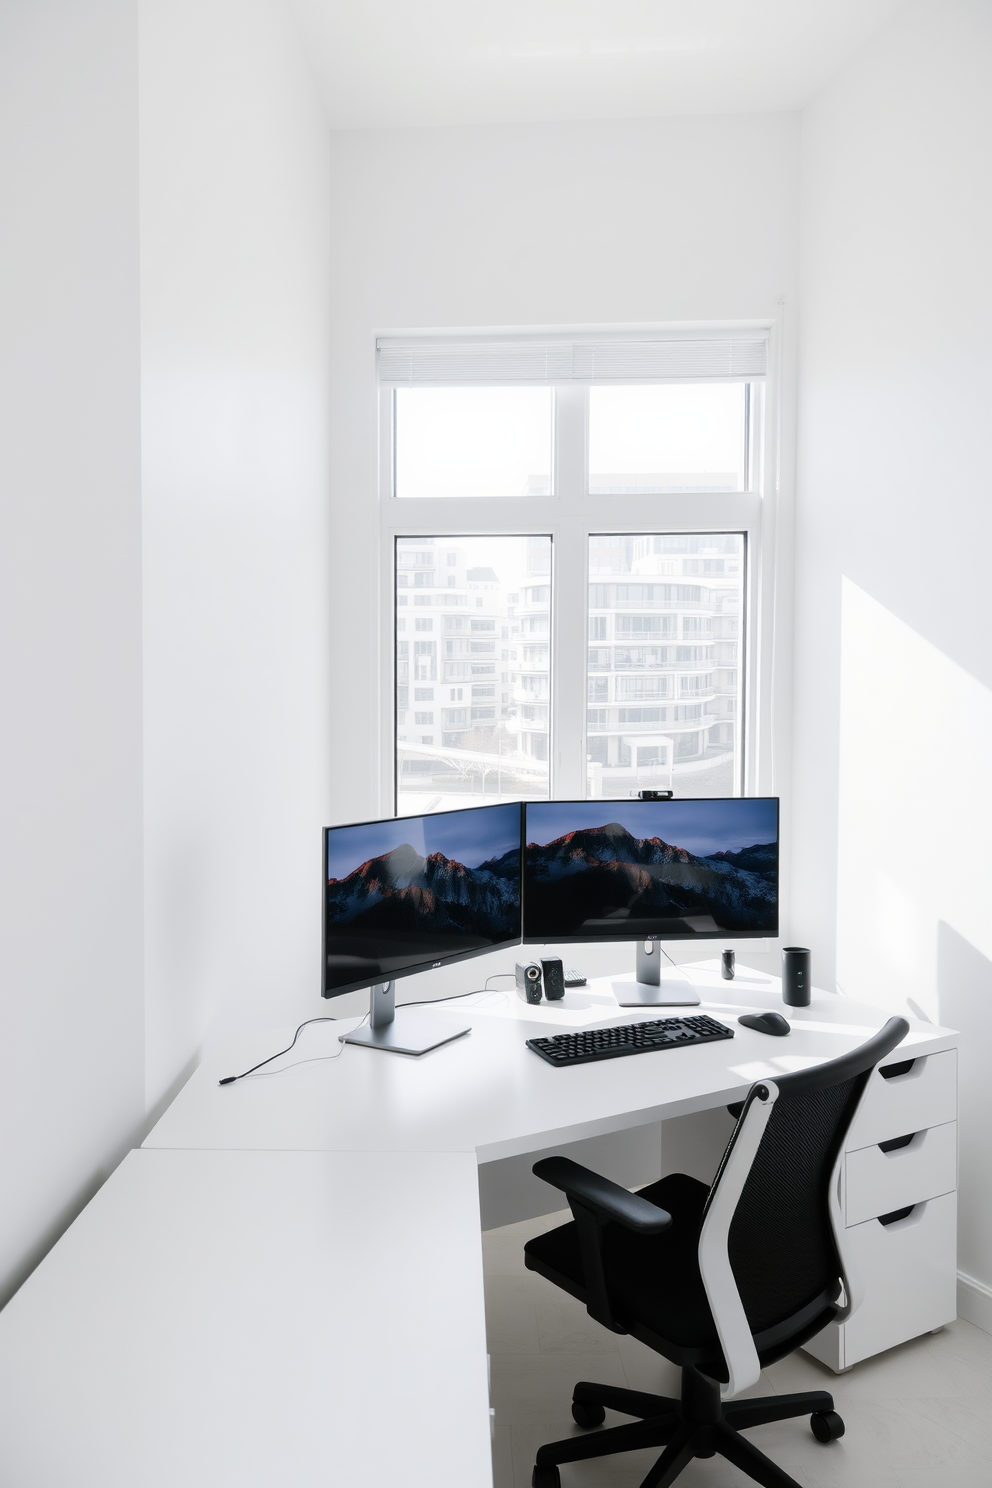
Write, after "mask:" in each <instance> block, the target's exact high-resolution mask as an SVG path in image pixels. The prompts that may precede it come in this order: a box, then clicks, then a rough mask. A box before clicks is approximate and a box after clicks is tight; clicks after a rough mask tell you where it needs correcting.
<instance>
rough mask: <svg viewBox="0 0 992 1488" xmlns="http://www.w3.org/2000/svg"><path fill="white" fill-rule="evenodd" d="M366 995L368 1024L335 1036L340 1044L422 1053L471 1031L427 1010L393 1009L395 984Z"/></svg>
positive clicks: (388, 1050)
mask: <svg viewBox="0 0 992 1488" xmlns="http://www.w3.org/2000/svg"><path fill="white" fill-rule="evenodd" d="M369 996H370V1008H369V1021H368V1023H364V1024H362V1025H360V1026H359V1027H358V1028H353V1029H352V1031H351V1033H341V1034H339V1035H338V1037H339V1039H340V1040H341V1042H342V1043H343V1044H364V1045H365V1047H366V1048H367V1049H385V1050H386V1051H387V1052H388V1053H390V1054H426V1053H427V1051H428V1049H437V1048H439V1047H440V1045H441V1044H450V1043H451V1041H452V1039H457V1038H461V1037H462V1036H463V1035H464V1034H466V1033H471V1031H472V1030H471V1028H469V1027H468V1026H467V1025H465V1024H460V1023H456V1022H455V1021H454V1019H453V1018H446V1017H445V1016H444V1014H443V1013H436V1012H435V1011H434V1009H433V1008H430V1007H417V1008H409V1009H407V1008H403V1007H400V1008H397V1006H396V983H395V982H379V983H377V984H376V985H375V986H374V987H372V988H371V989H370V992H369Z"/></svg>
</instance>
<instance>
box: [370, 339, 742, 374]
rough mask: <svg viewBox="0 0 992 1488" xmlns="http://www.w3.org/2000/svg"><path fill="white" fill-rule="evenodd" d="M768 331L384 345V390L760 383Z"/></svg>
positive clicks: (392, 341) (390, 341) (387, 341)
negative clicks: (733, 333)
mask: <svg viewBox="0 0 992 1488" xmlns="http://www.w3.org/2000/svg"><path fill="white" fill-rule="evenodd" d="M767 347H768V341H767V337H766V335H765V334H764V333H762V332H760V331H749V332H747V333H746V334H740V335H723V336H707V337H702V336H699V337H683V338H681V339H676V338H674V337H665V338H661V337H659V338H658V339H656V340H649V339H646V338H645V339H638V340H622V339H620V338H619V337H618V338H617V339H615V340H614V339H607V338H603V339H595V340H593V339H586V340H583V339H575V340H539V339H537V338H535V339H533V340H519V341H496V340H493V341H482V340H478V341H461V340H456V339H454V338H453V339H451V340H442V339H441V338H438V339H437V340H422V341H416V340H413V339H410V340H405V339H401V338H399V337H396V338H392V337H388V338H387V337H383V338H382V339H381V340H380V341H378V343H377V348H378V357H379V382H380V384H381V385H382V386H383V387H470V386H477V387H512V386H514V385H517V386H524V385H527V386H534V385H540V384H551V383H567V382H578V383H593V382H595V383H603V382H628V383H629V382H706V381H734V382H743V381H753V380H754V379H756V378H761V377H764V375H765V366H766V361H767Z"/></svg>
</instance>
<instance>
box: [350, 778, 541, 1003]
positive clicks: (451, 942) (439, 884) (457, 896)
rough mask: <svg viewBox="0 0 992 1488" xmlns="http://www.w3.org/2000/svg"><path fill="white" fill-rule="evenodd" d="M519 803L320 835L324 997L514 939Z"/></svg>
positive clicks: (478, 952)
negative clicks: (321, 837)
mask: <svg viewBox="0 0 992 1488" xmlns="http://www.w3.org/2000/svg"><path fill="white" fill-rule="evenodd" d="M520 841H521V839H520V806H519V805H518V804H517V803H516V802H513V803H511V804H509V805H505V806H478V807H475V808H474V809H472V808H470V809H469V810H467V811H440V812H437V813H436V814H434V815H432V816H404V817H390V818H388V819H387V820H386V821H377V822H365V823H364V824H363V825H361V826H354V827H327V828H326V829H325V831H324V955H323V963H324V970H323V982H322V986H321V991H322V993H323V995H324V996H325V997H333V996H334V995H335V994H336V993H338V992H351V991H354V990H355V989H356V988H359V987H369V986H371V985H372V984H373V983H376V982H384V981H389V980H390V979H392V978H394V977H398V976H406V975H408V974H409V973H410V972H414V971H426V970H427V969H428V968H430V967H433V966H437V965H440V964H441V963H442V962H445V961H461V960H464V959H465V958H466V957H468V956H478V955H481V954H482V953H483V952H485V951H491V950H494V949H495V948H496V947H498V946H503V945H515V944H517V943H518V942H519V940H520V928H521V927H520Z"/></svg>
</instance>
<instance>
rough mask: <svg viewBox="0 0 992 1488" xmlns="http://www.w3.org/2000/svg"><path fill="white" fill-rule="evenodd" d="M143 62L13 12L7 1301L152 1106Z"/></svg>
mask: <svg viewBox="0 0 992 1488" xmlns="http://www.w3.org/2000/svg"><path fill="white" fill-rule="evenodd" d="M136 62H137V33H136V26H135V16H134V9H133V5H132V4H130V3H128V0H90V3H89V4H87V5H86V6H85V7H83V6H80V5H77V4H74V3H72V0H8V3H6V4H5V5H4V6H3V7H2V8H0V224H2V225H0V235H2V242H0V262H2V272H0V1194H2V1195H3V1199H2V1202H0V1302H2V1301H5V1300H6V1297H7V1296H8V1295H9V1294H10V1292H11V1291H12V1290H13V1289H14V1288H15V1286H16V1285H17V1284H18V1283H19V1281H20V1280H21V1279H22V1278H23V1276H24V1275H25V1273H26V1271H27V1270H29V1269H30V1267H31V1265H32V1264H33V1262H34V1261H35V1260H36V1259H37V1258H38V1257H39V1255H40V1254H41V1253H42V1252H43V1251H44V1249H46V1248H47V1246H48V1245H49V1244H50V1243H51V1241H52V1240H53V1239H54V1238H55V1236H56V1235H57V1234H58V1232H59V1231H60V1229H61V1228H62V1227H63V1226H64V1224H65V1223H66V1222H68V1220H70V1219H71V1218H72V1217H73V1216H74V1214H75V1212H76V1210H77V1209H78V1208H79V1207H81V1205H82V1203H84V1202H85V1201H86V1199H87V1198H88V1197H89V1195H90V1193H91V1192H92V1191H93V1189H94V1188H95V1187H96V1186H97V1185H98V1184H99V1182H100V1181H101V1179H102V1177H103V1176H105V1175H106V1172H107V1171H108V1170H109V1168H110V1167H112V1166H113V1165H114V1163H115V1162H116V1160H117V1159H118V1158H119V1157H120V1156H121V1155H122V1153H123V1151H124V1150H125V1149H126V1147H127V1146H128V1145H129V1144H130V1138H131V1137H132V1136H133V1134H134V1133H135V1132H136V1131H137V1129H138V1127H139V1124H140V1121H141V1118H142V1114H143V1072H142V1002H141V977H142V966H141V959H142V937H141V567H140V565H141V547H140V544H141V526H140V518H141V507H140V484H139V474H140V472H139V402H138V160H137V127H136V126H137V86H136V81H137V80H136Z"/></svg>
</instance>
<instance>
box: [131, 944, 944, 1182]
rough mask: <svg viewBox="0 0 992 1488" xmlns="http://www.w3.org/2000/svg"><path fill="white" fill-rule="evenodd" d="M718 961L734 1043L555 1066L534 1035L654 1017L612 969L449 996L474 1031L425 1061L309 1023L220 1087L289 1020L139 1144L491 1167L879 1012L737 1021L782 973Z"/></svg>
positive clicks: (218, 1070) (206, 1072)
mask: <svg viewBox="0 0 992 1488" xmlns="http://www.w3.org/2000/svg"><path fill="white" fill-rule="evenodd" d="M718 964H719V963H714V964H713V966H710V967H707V966H706V965H705V964H704V965H702V966H700V967H693V968H692V971H693V980H694V983H695V985H696V986H697V987H698V988H699V989H700V990H701V991H702V994H703V1003H704V1007H705V1008H706V1010H707V1011H709V1012H712V1013H713V1014H714V1016H716V1017H718V1018H721V1019H722V1020H724V1021H726V1023H727V1024H728V1026H730V1027H732V1028H734V1030H735V1037H734V1038H733V1040H732V1041H731V1040H727V1041H726V1042H720V1043H715V1044H701V1045H698V1046H696V1047H689V1048H680V1049H669V1050H658V1051H654V1052H652V1053H648V1054H638V1055H635V1056H632V1057H630V1058H627V1059H614V1060H608V1061H603V1062H601V1063H596V1064H586V1065H579V1066H576V1067H575V1068H573V1069H554V1068H552V1067H551V1066H550V1065H548V1064H546V1063H545V1061H544V1060H542V1059H539V1058H538V1057H537V1056H536V1055H535V1054H533V1053H532V1052H531V1051H530V1050H529V1049H528V1048H527V1047H526V1044H525V1040H526V1039H527V1038H529V1037H534V1036H536V1035H538V1034H539V1033H547V1032H551V1033H554V1032H559V1031H561V1030H562V1029H567V1028H575V1027H579V1026H595V1025H597V1024H608V1023H627V1022H633V1021H635V1020H639V1019H647V1018H653V1017H658V1016H659V1012H658V1010H650V1009H644V1010H639V1009H634V1008H620V1007H618V1006H617V1004H616V999H615V997H614V996H613V993H612V986H613V979H609V978H605V979H603V980H601V981H597V982H592V983H590V986H589V987H588V988H583V989H578V990H576V991H574V992H570V993H568V994H566V999H565V1002H564V1003H563V1004H560V1005H552V1006H549V1005H548V1004H546V1003H542V1004H539V1005H538V1006H537V1007H528V1006H527V1005H526V1004H524V1003H523V1002H521V1001H520V1000H519V999H518V998H517V996H516V994H515V993H513V992H511V993H496V994H490V995H489V996H488V998H487V999H486V1001H485V1002H484V1003H483V1004H482V1005H479V1006H474V1007H470V1006H468V1005H467V1003H468V999H466V1002H462V1003H459V1002H454V1003H448V1004H444V1007H445V1011H446V1012H447V1013H448V1015H449V1016H453V1017H457V1018H458V1019H459V1021H463V1022H465V1023H467V1024H470V1025H471V1029H472V1031H471V1033H470V1034H469V1035H468V1037H467V1038H462V1039H458V1040H457V1041H456V1042H455V1043H451V1044H446V1045H444V1046H442V1047H441V1048H439V1049H436V1050H433V1051H432V1052H431V1053H429V1054H425V1055H422V1056H420V1057H419V1058H410V1057H408V1056H404V1055H399V1054H385V1053H382V1052H381V1051H379V1050H372V1049H366V1048H361V1047H356V1046H354V1045H350V1044H345V1045H342V1044H341V1043H339V1041H338V1034H339V1033H340V1032H341V1031H342V1030H344V1029H347V1028H349V1027H352V1026H353V1025H354V1022H356V1021H357V1020H349V1021H347V1022H345V1021H342V1022H340V1023H318V1024H315V1025H314V1026H313V1027H311V1028H308V1029H306V1030H305V1031H304V1033H303V1034H302V1035H301V1037H300V1041H299V1043H298V1044H297V1046H296V1048H295V1049H294V1050H293V1052H292V1054H290V1055H287V1056H286V1057H285V1058H284V1059H281V1060H278V1061H277V1062H276V1063H275V1064H274V1065H273V1066H271V1067H270V1069H269V1070H268V1071H266V1072H262V1071H260V1072H259V1073H258V1074H257V1075H252V1076H250V1077H249V1078H248V1079H245V1080H241V1081H239V1082H238V1083H237V1084H236V1085H225V1086H219V1085H218V1083H217V1081H218V1079H219V1078H220V1077H221V1076H223V1075H227V1074H231V1073H235V1072H237V1071H238V1070H241V1069H245V1068H246V1067H248V1066H250V1065H252V1064H254V1063H256V1061H257V1060H259V1059H262V1058H264V1057H265V1055H266V1054H269V1053H271V1052H272V1051H274V1050H276V1049H278V1048H279V1047H280V1045H281V1044H287V1043H288V1042H289V1040H290V1038H291V1037H292V1029H289V1030H285V1029H275V1030H273V1031H271V1032H270V1033H266V1034H256V1035H253V1036H252V1037H250V1038H243V1039H239V1040H231V1041H228V1042H227V1043H225V1044H224V1045H222V1046H219V1047H218V1048H216V1049H215V1050H213V1051H212V1052H211V1053H210V1054H209V1055H208V1056H207V1057H206V1059H205V1060H204V1062H203V1064H202V1065H201V1066H200V1068H199V1069H198V1070H197V1071H196V1072H195V1074H194V1075H193V1076H192V1077H191V1079H190V1080H189V1081H188V1082H187V1084H186V1086H185V1087H184V1089H183V1090H182V1091H181V1092H180V1094H179V1095H178V1096H177V1098H176V1100H175V1101H174V1102H173V1104H172V1105H171V1106H170V1107H169V1109H168V1111H166V1112H165V1114H164V1115H163V1117H162V1118H161V1120H160V1121H159V1122H158V1124H157V1125H156V1126H155V1127H154V1129H153V1130H152V1132H151V1133H150V1135H149V1136H148V1138H147V1140H146V1142H145V1147H146V1148H164V1147H182V1148H193V1147H210V1148H252V1149H265V1148H270V1149H272V1148H280V1149H288V1150H295V1151H343V1150H347V1151H403V1152H452V1151H459V1152H473V1153H475V1154H476V1155H477V1157H478V1160H479V1161H480V1162H488V1161H493V1160H495V1159H498V1158H504V1157H512V1156H515V1155H517V1154H519V1153H524V1152H531V1151H536V1150H538V1149H540V1148H544V1147H549V1146H553V1145H554V1144H555V1143H556V1142H574V1141H578V1140H580V1139H581V1138H584V1137H592V1136H599V1135H602V1134H603V1133H605V1132H610V1131H619V1130H622V1129H624V1128H626V1127H632V1126H639V1125H642V1124H644V1123H647V1122H651V1121H659V1120H664V1119H666V1118H670V1117H673V1116H681V1115H687V1114H689V1113H690V1112H693V1111H698V1110H705V1109H708V1108H710V1107H713V1106H716V1105H719V1104H721V1103H722V1102H725V1101H730V1100H734V1099H740V1098H741V1095H742V1093H743V1092H744V1091H746V1090H747V1089H748V1087H749V1086H750V1085H751V1084H753V1083H754V1081H755V1080H759V1079H767V1078H774V1076H775V1074H785V1073H787V1072H788V1071H789V1070H793V1069H800V1068H803V1067H805V1066H807V1065H810V1064H819V1063H821V1062H822V1061H824V1060H825V1059H830V1058H833V1057H834V1056H835V1055H838V1054H842V1053H846V1052H847V1051H848V1050H849V1049H852V1048H854V1047H855V1046H856V1045H857V1044H860V1043H863V1042H864V1041H865V1039H867V1038H869V1037H870V1036H871V1035H872V1034H873V1033H874V1032H875V1031H876V1030H877V1029H878V1028H880V1027H881V1025H882V1024H883V1023H884V1022H885V1014H884V1013H882V1012H880V1011H879V1010H878V1009H877V1008H870V1007H866V1006H864V1005H863V1004H860V1003H855V1002H851V1001H849V1000H847V999H846V998H842V997H837V996H834V995H831V994H829V993H819V994H816V995H815V996H814V1000H813V1003H812V1005H811V1006H810V1007H808V1008H792V1009H786V1010H785V1011H786V1012H787V1013H788V1014H789V1018H790V1021H791V1022H792V1024H793V1031H792V1033H791V1034H790V1035H789V1036H788V1038H784V1039H777V1038H771V1037H769V1036H768V1035H767V1034H763V1033H758V1032H756V1031H755V1030H753V1029H749V1028H741V1027H739V1026H738V1025H737V1021H736V1020H737V1015H738V1014H739V1013H741V1012H745V1011H748V1010H751V1011H754V1010H755V1009H758V1008H761V1007H775V1006H777V1007H778V1008H780V1009H781V1007H782V1002H781V996H780V994H779V982H778V979H777V978H775V977H769V976H763V975H762V974H760V973H757V972H750V971H748V970H747V969H746V968H741V970H740V972H739V974H738V977H737V979H736V980H735V981H734V982H724V981H722V980H721V978H720V975H719V970H718ZM417 1011H418V1012H419V1011H422V1012H424V1013H429V1009H427V1008H424V1009H418V1010H417ZM671 1011H672V1012H674V1013H678V1012H679V1011H684V1012H687V1013H692V1012H694V1011H696V1009H694V1008H687V1009H683V1010H679V1009H672V1010H671ZM660 1015H661V1016H664V1013H661V1014H660ZM954 1043H955V1035H954V1034H952V1033H950V1032H949V1031H948V1030H946V1029H942V1028H937V1027H935V1026H934V1025H933V1024H925V1023H916V1024H914V1026H913V1027H912V1029H911V1031H910V1033H909V1034H908V1036H907V1039H906V1043H905V1045H904V1046H903V1047H905V1048H907V1049H909V1048H912V1049H913V1050H914V1051H915V1052H916V1053H919V1054H923V1053H934V1052H936V1051H937V1050H939V1049H944V1048H950V1047H952V1046H953V1045H954Z"/></svg>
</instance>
